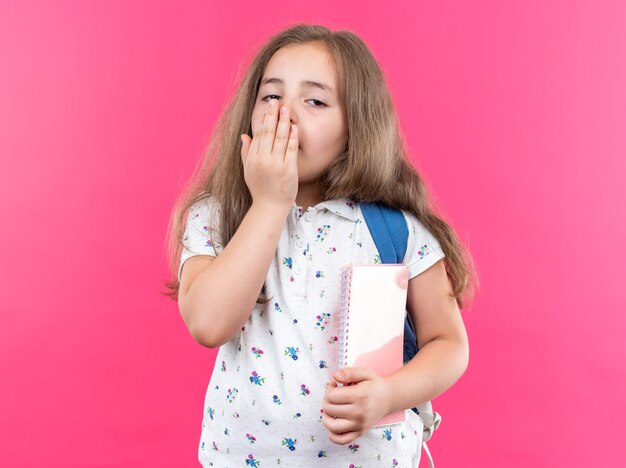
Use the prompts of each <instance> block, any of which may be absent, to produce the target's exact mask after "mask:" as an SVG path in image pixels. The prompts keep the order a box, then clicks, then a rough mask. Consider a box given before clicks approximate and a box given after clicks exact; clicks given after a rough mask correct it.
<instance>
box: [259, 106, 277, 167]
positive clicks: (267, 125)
mask: <svg viewBox="0 0 626 468" xmlns="http://www.w3.org/2000/svg"><path fill="white" fill-rule="evenodd" d="M272 104H273V105H272ZM276 120H278V101H277V100H276V99H270V106H269V110H268V112H267V115H266V116H265V121H264V122H263V130H261V141H260V142H259V154H261V155H263V154H268V155H269V154H272V148H273V147H274V134H275V133H276Z"/></svg>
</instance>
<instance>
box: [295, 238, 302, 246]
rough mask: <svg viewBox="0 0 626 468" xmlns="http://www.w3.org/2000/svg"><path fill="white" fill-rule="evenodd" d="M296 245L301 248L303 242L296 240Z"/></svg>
mask: <svg viewBox="0 0 626 468" xmlns="http://www.w3.org/2000/svg"><path fill="white" fill-rule="evenodd" d="M296 245H297V246H298V247H302V246H304V241H303V240H302V239H298V240H297V241H296Z"/></svg>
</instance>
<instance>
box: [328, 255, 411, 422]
mask: <svg viewBox="0 0 626 468" xmlns="http://www.w3.org/2000/svg"><path fill="white" fill-rule="evenodd" d="M408 278H409V272H408V268H407V266H406V265H404V264H394V263H384V264H373V265H372V264H370V265H344V266H343V267H342V269H341V307H340V311H339V314H338V317H339V350H338V361H337V362H338V365H339V368H342V367H369V368H370V369H372V370H373V371H374V372H376V373H377V374H378V375H380V376H386V375H389V374H391V373H393V372H395V371H397V370H398V369H400V368H401V367H402V366H403V360H402V358H403V348H404V321H405V317H406V300H407V288H408ZM405 419H406V417H405V412H404V411H396V412H393V413H389V414H387V415H385V416H383V417H382V418H381V419H380V420H379V421H378V422H377V423H376V424H374V425H373V426H372V427H378V426H384V425H387V424H395V423H399V422H402V421H404V420H405Z"/></svg>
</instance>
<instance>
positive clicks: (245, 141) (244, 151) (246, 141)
mask: <svg viewBox="0 0 626 468" xmlns="http://www.w3.org/2000/svg"><path fill="white" fill-rule="evenodd" d="M240 136H241V160H242V161H243V163H244V164H245V163H246V159H247V158H248V151H249V150H250V141H251V140H250V137H249V136H248V135H246V134H245V133H242V134H241V135H240Z"/></svg>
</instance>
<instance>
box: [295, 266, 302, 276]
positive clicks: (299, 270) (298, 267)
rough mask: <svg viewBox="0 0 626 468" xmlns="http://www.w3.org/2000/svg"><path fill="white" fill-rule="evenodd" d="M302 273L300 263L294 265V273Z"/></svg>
mask: <svg viewBox="0 0 626 468" xmlns="http://www.w3.org/2000/svg"><path fill="white" fill-rule="evenodd" d="M301 273H302V267H301V266H300V265H298V266H297V267H296V274H298V275H300V274H301Z"/></svg>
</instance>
